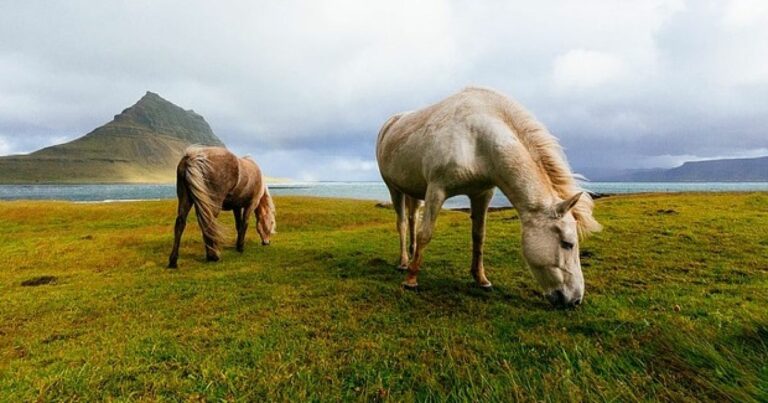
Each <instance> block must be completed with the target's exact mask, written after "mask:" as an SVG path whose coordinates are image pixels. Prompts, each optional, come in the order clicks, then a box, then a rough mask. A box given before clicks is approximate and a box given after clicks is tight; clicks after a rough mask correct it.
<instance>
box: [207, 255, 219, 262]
mask: <svg viewBox="0 0 768 403" xmlns="http://www.w3.org/2000/svg"><path fill="white" fill-rule="evenodd" d="M205 260H206V261H208V262H218V261H219V257H218V256H206V257H205Z"/></svg>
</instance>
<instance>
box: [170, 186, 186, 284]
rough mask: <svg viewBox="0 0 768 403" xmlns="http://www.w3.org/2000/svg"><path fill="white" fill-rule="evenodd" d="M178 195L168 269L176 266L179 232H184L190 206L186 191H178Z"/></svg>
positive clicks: (179, 239)
mask: <svg viewBox="0 0 768 403" xmlns="http://www.w3.org/2000/svg"><path fill="white" fill-rule="evenodd" d="M178 196H179V208H178V213H177V215H176V225H175V226H174V229H173V249H172V250H171V256H170V257H169V258H168V268H169V269H175V268H177V267H178V260H179V244H180V243H181V234H182V233H184V227H186V225H187V216H188V215H189V210H190V209H191V208H192V201H191V200H189V196H188V195H187V193H186V192H179V195H178Z"/></svg>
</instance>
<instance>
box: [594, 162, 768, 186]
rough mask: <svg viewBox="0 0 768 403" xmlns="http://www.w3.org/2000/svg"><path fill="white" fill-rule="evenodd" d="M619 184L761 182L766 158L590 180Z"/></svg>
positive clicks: (631, 172)
mask: <svg viewBox="0 0 768 403" xmlns="http://www.w3.org/2000/svg"><path fill="white" fill-rule="evenodd" d="M590 179H592V180H596V181H600V180H605V181H619V182H763V181H768V156H766V157H758V158H740V159H720V160H707V161H688V162H686V163H684V164H683V165H681V166H679V167H675V168H670V169H662V168H657V169H643V170H628V171H621V172H615V173H613V174H603V175H598V176H595V177H590Z"/></svg>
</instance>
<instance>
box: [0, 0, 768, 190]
mask: <svg viewBox="0 0 768 403" xmlns="http://www.w3.org/2000/svg"><path fill="white" fill-rule="evenodd" d="M468 85H482V86H487V87H491V88H495V89H497V90H499V91H501V92H502V93H504V94H507V95H508V96H510V97H512V98H514V99H516V100H518V101H519V102H521V103H522V104H523V105H525V106H526V107H527V108H528V109H529V110H531V111H532V112H533V113H534V114H535V115H536V116H537V118H538V119H539V120H540V121H541V122H543V123H544V124H545V125H546V126H547V127H548V128H549V130H550V131H551V132H552V133H553V134H554V135H555V136H557V137H558V138H559V139H560V141H561V143H562V144H563V146H564V147H565V149H566V154H567V156H568V159H569V161H570V162H571V165H572V166H573V167H574V169H575V170H576V171H579V172H583V173H585V174H587V175H588V176H589V175H590V174H591V173H593V172H605V171H608V172H611V171H618V170H622V169H633V168H651V167H672V166H676V165H679V164H680V163H682V162H684V161H688V160H701V159H711V158H725V157H752V156H761V155H768V1H763V0H730V1H726V0H723V1H708V0H699V1H671V0H670V1H664V0H642V1H639V0H638V1H633V0H625V1H592V0H584V1H578V2H575V1H537V2H531V1H482V2H480V1H470V0H468V1H432V0H425V1H418V2H416V1H399V0H387V1H355V0H332V1H291V0H281V1H263V2H262V1H222V2H213V1H191V0H185V1H164V0H160V1H157V0H143V1H142V0H132V1H129V0H126V1H96V0H92V1H77V0H73V1H67V2H50V1H36V0H25V1H12V0H0V155H5V154H15V153H28V152H31V151H34V150H36V149H39V148H41V147H44V146H48V145H52V144H57V143H61V142H64V141H69V140H72V139H75V138H77V137H79V136H82V135H83V134H85V133H87V132H89V131H91V130H92V129H94V128H96V127H98V126H100V125H102V124H104V123H106V122H108V121H109V120H111V119H112V117H113V116H114V115H115V114H117V113H119V112H120V111H121V110H123V109H124V108H126V107H128V106H130V105H132V104H133V103H135V102H136V101H137V100H138V99H139V98H140V97H141V96H142V95H143V94H144V93H145V91H147V90H150V91H153V92H157V93H159V94H160V95H161V96H162V97H164V98H165V99H168V100H169V101H171V102H173V103H175V104H177V105H179V106H181V107H183V108H185V109H194V110H195V111H196V112H198V113H200V114H201V115H203V116H204V117H205V118H206V120H207V121H208V122H209V124H210V125H211V127H212V128H213V131H214V132H215V133H216V134H217V135H218V136H219V137H220V138H221V139H222V140H223V141H224V142H225V143H226V144H227V145H228V146H229V148H231V149H232V150H234V151H235V152H236V153H238V154H250V155H252V156H253V157H254V158H255V159H256V160H257V161H258V162H259V163H260V165H262V168H263V169H264V171H265V172H266V173H267V174H268V175H269V176H273V177H287V178H294V179H299V180H376V179H378V178H379V174H378V170H377V166H376V162H375V156H374V147H375V144H374V143H375V139H376V135H377V133H378V130H379V128H380V126H381V125H382V123H383V122H384V121H385V120H386V119H387V118H388V117H389V116H390V115H392V114H394V113H397V112H401V111H406V110H413V109H418V108H420V107H423V106H427V105H429V104H432V103H435V102H438V101H439V100H441V99H442V98H445V97H447V96H449V95H451V94H452V93H455V92H457V91H459V90H460V89H461V88H463V87H465V86H468Z"/></svg>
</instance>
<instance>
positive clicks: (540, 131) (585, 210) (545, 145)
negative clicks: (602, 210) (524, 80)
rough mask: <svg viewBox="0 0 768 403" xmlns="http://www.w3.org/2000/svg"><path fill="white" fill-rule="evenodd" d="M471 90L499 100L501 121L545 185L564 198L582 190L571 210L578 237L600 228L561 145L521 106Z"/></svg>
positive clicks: (500, 96)
mask: <svg viewBox="0 0 768 403" xmlns="http://www.w3.org/2000/svg"><path fill="white" fill-rule="evenodd" d="M472 89H474V90H481V91H490V92H493V93H494V94H496V95H497V96H498V97H499V98H500V99H501V100H503V101H502V102H503V104H504V105H503V108H502V109H503V110H504V111H505V116H504V120H505V122H506V123H507V125H509V127H511V128H512V129H514V130H513V131H514V132H515V134H516V135H517V137H518V138H519V139H520V141H521V142H522V143H523V145H524V146H525V148H526V149H527V150H528V153H529V154H530V155H531V158H532V159H533V160H534V162H536V165H537V166H538V167H539V169H540V170H541V171H542V173H544V177H546V178H547V179H549V185H550V186H551V187H552V190H554V192H555V193H556V194H557V196H558V197H560V198H561V199H563V200H565V199H568V198H569V197H571V196H573V195H574V194H576V193H579V192H584V193H583V195H582V196H581V197H580V198H579V201H578V203H576V205H575V206H574V207H573V209H572V210H571V212H572V213H573V217H574V218H575V219H576V223H577V225H578V231H579V236H581V237H586V236H587V235H589V234H590V233H592V232H597V231H600V229H601V228H602V227H601V225H600V223H598V222H597V220H595V218H594V217H593V216H592V209H593V207H594V202H593V201H592V197H591V196H590V195H589V193H588V192H586V191H585V190H584V189H583V188H582V187H581V186H580V185H579V183H578V180H579V179H583V177H581V176H580V175H575V174H574V173H573V172H572V171H571V167H570V166H569V165H568V161H567V160H566V157H565V153H564V152H563V148H562V146H560V143H559V142H558V141H557V138H556V137H555V136H553V135H552V134H551V133H549V131H548V130H547V128H546V127H545V126H544V125H543V124H541V123H540V122H539V121H538V120H536V118H535V117H534V116H533V115H532V114H531V113H530V112H528V111H527V110H526V109H525V108H524V107H523V106H522V105H520V104H518V103H517V102H515V101H512V100H510V99H509V98H507V97H506V96H504V95H501V94H499V93H498V92H496V91H494V90H490V89H486V88H472Z"/></svg>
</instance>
